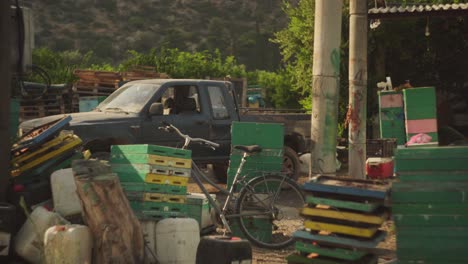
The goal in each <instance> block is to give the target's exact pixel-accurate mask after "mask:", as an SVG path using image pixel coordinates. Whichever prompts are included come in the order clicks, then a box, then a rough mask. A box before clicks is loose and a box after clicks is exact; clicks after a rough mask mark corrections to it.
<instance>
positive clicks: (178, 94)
mask: <svg viewBox="0 0 468 264" xmlns="http://www.w3.org/2000/svg"><path fill="white" fill-rule="evenodd" d="M173 89H174V106H173V109H172V110H171V116H173V117H174V119H173V122H172V124H173V125H175V126H176V127H177V128H179V129H180V131H181V132H182V133H184V134H188V135H189V136H191V137H199V138H204V139H210V123H209V114H208V113H209V110H208V109H206V108H207V107H206V105H207V102H205V101H206V100H205V98H204V97H203V96H201V93H200V87H199V86H198V85H195V84H191V83H187V84H181V85H175V86H174V87H173ZM204 106H205V107H204ZM189 148H190V149H191V150H192V156H193V159H194V160H206V159H207V158H208V157H211V156H212V155H213V150H212V149H211V148H208V147H206V146H201V145H200V144H196V143H194V144H191V145H190V147H189Z"/></svg>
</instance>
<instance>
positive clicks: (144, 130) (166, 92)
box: [138, 87, 182, 147]
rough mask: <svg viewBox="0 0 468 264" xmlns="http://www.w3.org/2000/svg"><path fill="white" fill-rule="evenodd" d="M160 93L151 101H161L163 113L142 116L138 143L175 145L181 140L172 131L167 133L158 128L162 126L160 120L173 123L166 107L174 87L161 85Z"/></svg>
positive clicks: (172, 118)
mask: <svg viewBox="0 0 468 264" xmlns="http://www.w3.org/2000/svg"><path fill="white" fill-rule="evenodd" d="M160 94H161V96H157V97H156V98H155V99H154V100H153V102H151V103H162V104H163V106H164V113H163V115H156V116H145V117H143V121H142V123H141V127H140V137H139V142H138V143H140V144H153V145H161V146H173V147H175V146H176V145H177V144H178V143H180V142H182V139H181V138H180V137H179V136H177V135H175V134H173V133H167V132H165V131H164V130H159V129H158V128H159V127H161V126H162V122H167V123H170V124H172V123H174V119H175V117H174V116H173V115H171V114H170V108H169V107H168V106H170V103H171V100H173V95H174V88H173V87H162V88H161V93H160Z"/></svg>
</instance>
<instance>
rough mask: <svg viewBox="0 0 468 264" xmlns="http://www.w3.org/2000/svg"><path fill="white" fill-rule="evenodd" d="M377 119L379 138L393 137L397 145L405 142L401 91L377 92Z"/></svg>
mask: <svg viewBox="0 0 468 264" xmlns="http://www.w3.org/2000/svg"><path fill="white" fill-rule="evenodd" d="M379 119H380V137H381V138H395V139H397V144H398V145H404V144H405V143H406V135H405V112H404V104H403V94H402V92H397V91H381V92H379Z"/></svg>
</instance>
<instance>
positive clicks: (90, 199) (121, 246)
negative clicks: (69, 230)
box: [72, 160, 144, 264]
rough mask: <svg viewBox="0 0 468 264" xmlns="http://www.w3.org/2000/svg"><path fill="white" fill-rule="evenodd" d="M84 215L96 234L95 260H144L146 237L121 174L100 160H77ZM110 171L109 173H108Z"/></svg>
mask: <svg viewBox="0 0 468 264" xmlns="http://www.w3.org/2000/svg"><path fill="white" fill-rule="evenodd" d="M72 167H73V174H74V176H75V183H76V190H77V194H78V197H79V198H80V200H81V203H82V205H83V219H84V220H85V222H86V224H87V225H88V226H89V228H90V230H91V234H92V235H93V242H94V248H95V249H99V250H94V251H93V253H94V256H93V262H95V263H129V264H131V263H142V261H143V254H144V243H143V242H144V239H143V233H142V229H141V226H140V222H139V221H138V220H137V219H136V218H135V216H134V214H133V213H132V210H131V208H130V205H129V203H128V201H127V199H126V198H125V195H124V192H123V190H122V188H121V187H120V184H119V179H118V177H117V175H115V174H112V173H110V174H109V173H108V171H109V167H108V166H106V165H104V164H102V163H100V162H99V161H96V160H94V161H87V160H76V161H74V162H73V165H72ZM105 173H107V174H105Z"/></svg>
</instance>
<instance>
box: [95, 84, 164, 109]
mask: <svg viewBox="0 0 468 264" xmlns="http://www.w3.org/2000/svg"><path fill="white" fill-rule="evenodd" d="M159 87H160V86H159V85H158V84H151V83H134V84H127V85H124V86H122V87H121V88H119V89H118V90H117V91H115V92H114V93H112V94H111V95H110V96H109V97H107V98H106V100H104V101H103V102H102V103H101V104H99V105H98V106H97V107H96V110H98V111H113V112H127V113H139V112H140V111H141V109H142V108H143V107H144V106H145V105H146V103H147V102H148V101H149V100H150V99H151V97H153V95H154V93H155V92H156V91H157V90H158V89H159Z"/></svg>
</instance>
